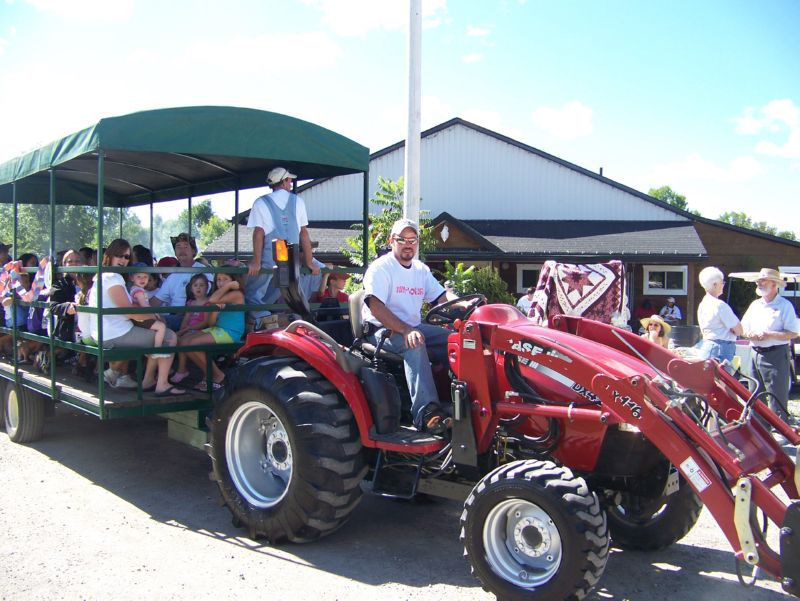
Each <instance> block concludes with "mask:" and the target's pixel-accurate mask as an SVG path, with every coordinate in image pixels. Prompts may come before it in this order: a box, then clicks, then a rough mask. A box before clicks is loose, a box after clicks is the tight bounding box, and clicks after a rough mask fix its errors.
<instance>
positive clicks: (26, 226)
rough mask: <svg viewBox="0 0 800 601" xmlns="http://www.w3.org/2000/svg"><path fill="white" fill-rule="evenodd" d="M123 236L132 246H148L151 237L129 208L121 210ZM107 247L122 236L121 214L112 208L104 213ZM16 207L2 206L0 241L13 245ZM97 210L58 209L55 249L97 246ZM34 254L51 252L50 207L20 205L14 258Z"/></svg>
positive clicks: (85, 208) (78, 208)
mask: <svg viewBox="0 0 800 601" xmlns="http://www.w3.org/2000/svg"><path fill="white" fill-rule="evenodd" d="M121 215H122V236H123V237H124V238H126V239H127V240H128V241H130V243H131V244H146V243H148V242H149V235H148V232H147V231H146V230H144V229H143V228H142V224H141V223H140V221H139V218H138V217H136V216H135V215H134V214H133V213H131V212H130V211H129V210H128V209H123V210H122V214H121ZM103 217H104V228H103V234H104V235H103V240H104V244H105V243H107V242H108V241H110V240H112V239H114V238H117V237H119V235H120V232H119V220H120V211H119V209H116V208H109V209H106V210H105V211H104V212H103ZM13 219H14V213H13V207H12V206H9V205H3V206H2V207H0V241H2V242H5V243H6V244H11V242H12V240H13V235H14V234H13V225H14V223H13ZM97 223H98V218H97V207H93V206H74V205H58V206H56V227H55V238H56V239H55V245H54V246H55V248H56V250H57V251H58V250H64V249H67V248H80V247H81V246H92V247H96V246H97ZM25 252H34V253H36V254H38V255H40V256H41V255H44V254H47V253H49V252H50V207H49V206H48V205H29V204H27V205H26V204H20V205H19V206H18V208H17V248H15V249H14V255H15V256H19V255H20V254H22V253H25Z"/></svg>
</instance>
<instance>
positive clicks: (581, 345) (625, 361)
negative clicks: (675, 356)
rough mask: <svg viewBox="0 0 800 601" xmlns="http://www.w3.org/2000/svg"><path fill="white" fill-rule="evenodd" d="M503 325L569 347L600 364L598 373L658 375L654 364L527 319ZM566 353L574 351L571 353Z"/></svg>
mask: <svg viewBox="0 0 800 601" xmlns="http://www.w3.org/2000/svg"><path fill="white" fill-rule="evenodd" d="M501 327H502V329H503V330H504V331H505V330H506V329H511V330H513V332H514V333H515V334H516V336H518V337H520V338H523V337H524V338H530V339H532V340H534V341H536V342H537V343H538V344H540V345H543V346H550V347H552V348H554V349H556V350H561V351H563V350H565V349H566V350H567V351H572V353H574V354H577V355H580V357H581V358H582V359H584V360H586V361H588V362H591V363H594V364H595V365H597V366H598V373H599V372H601V371H606V372H608V373H609V374H610V375H612V376H615V377H617V378H629V377H631V376H636V375H645V376H648V377H650V378H653V377H655V376H656V375H658V374H657V372H656V371H655V370H654V369H653V368H652V367H650V366H649V365H648V364H647V363H645V362H644V361H642V360H641V359H638V358H636V357H632V356H631V355H628V354H626V353H623V352H622V351H618V350H617V349H614V348H611V347H610V346H606V345H605V344H601V343H599V342H594V341H592V340H589V339H587V338H581V337H580V336H575V335H573V334H568V333H567V332H562V331H560V330H552V329H550V328H543V327H540V326H535V325H533V324H532V323H531V322H530V320H529V319H527V318H525V319H521V320H519V321H516V322H512V323H509V324H506V326H501ZM565 354H570V353H569V352H567V353H565Z"/></svg>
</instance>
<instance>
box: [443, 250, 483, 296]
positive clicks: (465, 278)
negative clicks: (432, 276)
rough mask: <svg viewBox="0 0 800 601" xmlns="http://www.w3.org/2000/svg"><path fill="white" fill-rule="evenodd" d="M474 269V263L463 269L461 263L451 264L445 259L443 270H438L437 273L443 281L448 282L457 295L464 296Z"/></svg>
mask: <svg viewBox="0 0 800 601" xmlns="http://www.w3.org/2000/svg"><path fill="white" fill-rule="evenodd" d="M474 271H475V266H474V265H470V266H469V267H467V268H466V269H465V268H464V264H463V263H456V264H455V265H453V264H452V263H451V262H450V261H448V260H447V259H445V260H444V271H440V272H439V275H440V276H441V277H442V280H444V281H445V282H450V285H451V286H452V288H453V292H455V293H456V294H457V295H458V296H464V295H465V294H468V292H467V290H469V286H470V282H471V280H472V273H473V272H474Z"/></svg>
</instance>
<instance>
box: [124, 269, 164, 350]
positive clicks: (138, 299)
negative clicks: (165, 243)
mask: <svg viewBox="0 0 800 601" xmlns="http://www.w3.org/2000/svg"><path fill="white" fill-rule="evenodd" d="M131 267H147V265H145V264H144V263H134V264H133V265H131ZM149 279H150V275H149V274H147V273H132V274H130V289H129V290H128V293H129V294H130V295H131V300H132V301H133V303H134V304H136V305H139V306H140V307H147V308H148V309H149V308H150V297H149V295H148V293H147V290H145V286H147V284H148V281H149ZM156 317H157V319H147V320H145V321H142V322H139V326H140V327H142V328H149V329H151V330H153V331H154V332H155V333H156V336H155V338H154V339H153V346H154V347H159V346H161V345H162V343H163V342H164V336H165V334H166V333H167V324H166V323H164V321H163V320H162V319H161V317H160V316H158V315H157V316H156Z"/></svg>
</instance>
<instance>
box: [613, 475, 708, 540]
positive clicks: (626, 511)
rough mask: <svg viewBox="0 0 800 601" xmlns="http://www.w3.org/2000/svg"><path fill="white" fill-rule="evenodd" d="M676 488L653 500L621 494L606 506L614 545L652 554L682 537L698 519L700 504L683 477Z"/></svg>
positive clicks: (701, 508) (701, 505)
mask: <svg viewBox="0 0 800 601" xmlns="http://www.w3.org/2000/svg"><path fill="white" fill-rule="evenodd" d="M679 486H680V488H679V489H678V490H677V491H675V492H674V493H672V494H671V495H665V496H662V497H659V498H655V499H653V498H647V497H642V496H638V495H633V494H630V493H622V495H621V499H620V502H619V503H612V504H610V505H609V506H608V507H606V511H607V513H608V527H609V529H610V530H611V540H612V542H613V543H614V545H615V546H617V547H619V548H621V549H631V550H637V551H654V550H656V549H663V548H664V547H668V546H670V545H671V544H673V543H675V542H677V541H679V540H680V539H682V538H683V537H684V536H686V534H687V533H688V532H689V530H691V529H692V527H693V526H694V525H695V523H696V522H697V520H698V519H699V517H700V512H701V511H702V510H703V502H702V501H701V500H700V499H699V498H698V496H697V495H696V494H695V492H694V490H692V487H691V486H689V485H688V484H687V483H686V480H684V479H683V476H681V478H680V484H679Z"/></svg>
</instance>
